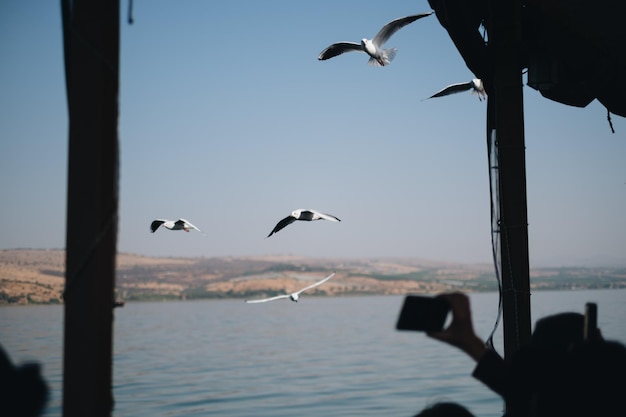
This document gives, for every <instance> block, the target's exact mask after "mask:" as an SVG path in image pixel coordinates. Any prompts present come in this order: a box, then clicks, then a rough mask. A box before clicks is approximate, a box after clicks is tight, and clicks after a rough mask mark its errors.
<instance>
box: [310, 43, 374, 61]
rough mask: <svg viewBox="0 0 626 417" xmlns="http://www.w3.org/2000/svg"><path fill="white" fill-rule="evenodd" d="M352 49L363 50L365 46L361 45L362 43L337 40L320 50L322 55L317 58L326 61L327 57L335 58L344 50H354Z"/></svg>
mask: <svg viewBox="0 0 626 417" xmlns="http://www.w3.org/2000/svg"><path fill="white" fill-rule="evenodd" d="M352 51H361V52H363V48H362V47H361V44H360V43H354V42H337V43H333V44H332V45H330V46H329V47H328V48H326V49H324V50H323V51H322V52H320V56H318V57H317V59H318V60H320V61H324V60H326V59H330V58H333V57H335V56H337V55H341V54H343V53H344V52H352Z"/></svg>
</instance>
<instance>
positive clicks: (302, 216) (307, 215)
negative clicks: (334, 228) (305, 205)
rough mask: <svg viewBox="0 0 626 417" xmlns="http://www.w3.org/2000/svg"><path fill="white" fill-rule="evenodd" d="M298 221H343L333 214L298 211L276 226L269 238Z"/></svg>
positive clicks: (306, 210) (309, 210)
mask: <svg viewBox="0 0 626 417" xmlns="http://www.w3.org/2000/svg"><path fill="white" fill-rule="evenodd" d="M296 220H303V221H308V222H310V221H313V220H330V221H331V222H340V221H341V220H339V219H338V218H337V217H335V216H333V215H331V214H324V213H320V212H319V211H317V210H311V209H298V210H294V211H292V212H291V214H290V215H289V216H287V217H285V218H284V219H282V220H281V221H279V222H278V223H277V224H276V226H274V228H273V229H272V231H271V232H270V234H269V235H267V237H270V236H272V235H273V234H274V233H277V232H278V231H279V230H281V229H284V228H285V227H287V226H288V225H290V224H291V223H293V222H295V221H296ZM266 239H267V238H266Z"/></svg>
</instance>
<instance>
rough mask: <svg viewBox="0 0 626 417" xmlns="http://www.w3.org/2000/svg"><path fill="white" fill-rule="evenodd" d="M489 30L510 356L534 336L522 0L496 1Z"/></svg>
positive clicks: (507, 353) (504, 305)
mask: <svg viewBox="0 0 626 417" xmlns="http://www.w3.org/2000/svg"><path fill="white" fill-rule="evenodd" d="M491 10H492V12H493V19H492V21H491V24H492V28H491V31H490V33H489V36H490V37H489V49H490V56H491V57H492V59H493V92H492V94H491V95H490V96H489V100H493V102H492V103H491V105H492V106H493V107H492V108H491V110H490V111H492V112H493V117H494V118H495V132H496V144H497V149H498V166H499V169H498V175H499V177H498V182H499V197H500V199H499V209H500V234H501V236H500V242H501V247H500V255H501V265H500V272H501V275H502V293H503V294H502V295H503V298H502V312H503V323H504V353H505V358H508V357H510V356H511V355H512V354H513V353H515V351H517V350H518V349H519V348H520V347H522V346H524V345H525V344H527V343H528V340H529V338H530V329H531V325H530V275H529V256H528V216H527V201H526V159H525V144H524V108H523V95H522V72H521V65H520V48H521V12H522V8H521V2H520V1H519V0H492V1H491Z"/></svg>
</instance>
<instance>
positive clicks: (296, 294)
mask: <svg viewBox="0 0 626 417" xmlns="http://www.w3.org/2000/svg"><path fill="white" fill-rule="evenodd" d="M334 275H335V273H334V272H333V273H332V274H330V275H329V276H327V277H326V278H324V279H323V280H321V281H317V282H316V283H313V284H311V285H309V286H307V287H304V288H302V289H301V290H299V291H296V292H292V293H291V294H281V295H277V296H275V297H270V298H262V299H260V300H246V303H266V302H268V301H274V300H280V299H281V298H289V299H291V301H295V302H296V303H297V302H298V299H299V298H300V294H301V293H303V292H304V291H306V290H310V289H311V288H313V287H317V286H318V285H322V284H323V283H325V282H326V281H328V280H329V279H331V278H332V277H333V276H334Z"/></svg>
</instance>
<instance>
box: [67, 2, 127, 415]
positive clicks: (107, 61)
mask: <svg viewBox="0 0 626 417" xmlns="http://www.w3.org/2000/svg"><path fill="white" fill-rule="evenodd" d="M61 9H62V17H63V37H64V52H65V73H66V87H67V102H68V113H69V162H68V183H67V184H68V193H67V229H66V283H65V292H64V303H65V334H64V336H65V337H64V356H63V357H64V364H63V416H64V417H86V416H110V415H111V411H112V408H113V398H112V390H111V385H112V345H113V341H112V339H113V338H112V330H113V306H112V304H113V295H114V293H113V291H114V287H115V255H116V245H117V222H118V220H117V218H118V175H119V157H118V153H119V150H118V136H117V124H118V85H119V82H118V73H119V2H117V1H107V0H61Z"/></svg>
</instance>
